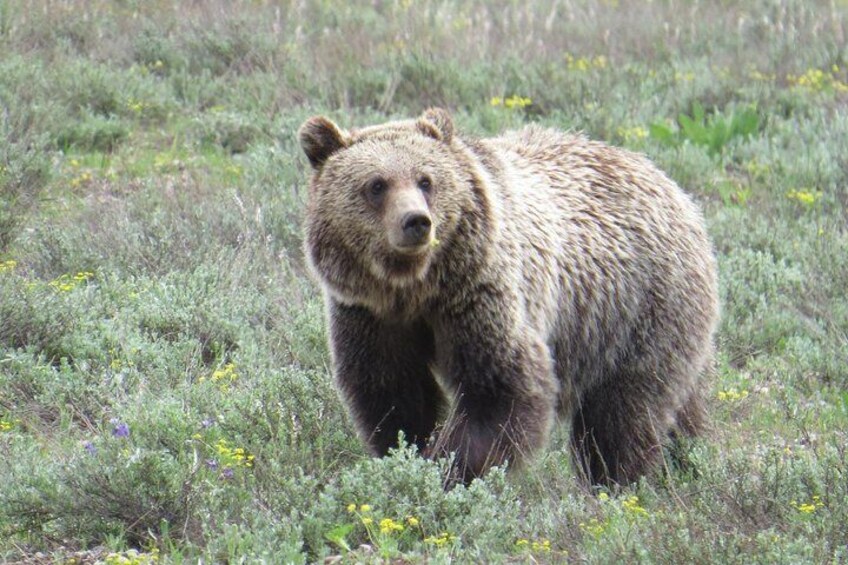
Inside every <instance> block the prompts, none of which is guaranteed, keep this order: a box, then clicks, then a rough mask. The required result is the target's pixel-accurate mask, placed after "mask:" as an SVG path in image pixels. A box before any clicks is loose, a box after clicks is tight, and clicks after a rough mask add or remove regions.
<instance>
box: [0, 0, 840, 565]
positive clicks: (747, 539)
mask: <svg viewBox="0 0 848 565" xmlns="http://www.w3.org/2000/svg"><path fill="white" fill-rule="evenodd" d="M846 28H848V3H846V2H844V1H843V0H835V1H824V0H820V1H802V0H786V1H784V2H779V3H775V2H772V1H769V0H755V1H753V2H742V1H735V0H732V1H727V2H706V1H682V0H661V1H654V2H650V3H645V2H639V1H637V0H597V1H590V0H575V1H569V2H553V1H550V0H532V1H530V2H527V3H524V4H522V3H514V2H506V1H502V2H495V3H494V4H493V3H491V2H482V1H480V0H467V1H460V0H438V1H436V2H431V3H427V4H426V6H424V7H421V6H420V5H419V3H412V2H407V1H403V0H398V1H396V2H382V3H371V2H363V3H359V4H358V5H355V4H353V5H352V4H349V3H344V2H337V1H335V0H327V1H324V2H307V3H302V2H286V1H283V2H277V3H274V2H264V1H247V0H238V1H235V2H223V1H217V0H215V1H211V2H201V3H183V2H167V1H165V0H155V1H150V2H135V1H121V2H118V1H106V0H97V1H95V2H80V1H72V2H62V3H56V2H46V1H42V0H38V1H35V2H21V1H17V0H7V1H6V2H2V3H0V53H2V56H0V560H9V561H16V560H25V559H31V558H34V556H35V555H36V554H37V553H40V554H42V558H44V557H43V556H48V558H49V559H52V560H54V561H57V562H63V561H65V562H68V560H70V559H77V560H80V561H84V562H94V561H98V560H100V561H104V562H109V563H119V562H127V563H152V562H155V561H158V562H183V561H188V562H197V561H198V560H203V561H204V562H236V561H248V562H252V561H259V560H265V561H267V562H316V561H321V560H323V559H324V558H326V557H330V556H345V559H346V560H347V561H349V562H355V561H369V562H373V561H380V560H386V561H388V560H408V561H413V562H420V561H434V562H450V561H459V562H492V561H494V562H498V561H529V562H532V561H534V560H535V561H541V562H562V561H580V562H583V561H586V562H592V563H611V562H644V563H650V562H659V563H682V562H701V563H703V562H733V563H737V562H738V563H752V562H753V563H824V562H828V563H831V562H832V563H837V562H844V561H845V560H848V527H846V524H848V450H846V446H848V432H846V430H848V392H846V391H848V298H846V291H845V289H846V288H848V227H846V226H848V217H846V216H848V214H846V212H848V157H846V156H848V113H846V111H845V108H846V102H848V61H846V59H848V50H846V47H845V43H844V37H845V33H846ZM513 97H517V98H513ZM523 98H527V99H529V100H530V101H531V103H530V104H524V103H520V104H516V103H514V102H513V103H509V104H507V103H506V101H507V100H510V99H512V100H519V99H523ZM430 105H442V106H446V107H448V108H450V109H451V110H452V111H453V112H454V115H455V119H456V121H457V123H458V125H459V127H460V128H461V129H462V130H464V131H466V132H469V133H471V134H475V135H489V134H494V133H496V132H499V131H502V130H503V129H506V128H511V127H518V126H521V125H522V124H524V123H528V122H539V123H542V124H546V125H551V126H555V127H559V128H562V129H572V130H584V131H586V132H587V133H588V134H589V135H590V136H592V137H594V138H597V139H601V140H605V141H608V142H610V143H613V144H616V145H623V146H627V147H630V148H631V149H634V150H637V151H641V152H644V153H646V154H648V155H649V156H650V157H651V158H652V159H654V160H655V161H656V162H657V163H658V164H659V165H660V166H661V167H662V168H663V169H665V170H666V171H668V172H669V174H670V175H671V176H672V177H673V178H675V179H676V180H677V181H678V182H679V183H680V184H681V185H682V186H683V187H685V188H686V190H687V191H689V192H690V193H691V194H693V195H694V196H695V197H696V198H697V199H698V201H699V202H700V203H701V205H702V207H703V209H704V211H705V214H706V216H707V220H708V224H709V229H710V232H711V235H712V237H713V240H714V242H715V247H716V251H717V254H718V257H719V265H720V279H721V298H722V308H723V318H722V323H721V327H720V331H719V335H718V342H719V344H718V345H719V359H718V370H717V374H716V375H715V377H714V378H712V379H711V380H708V381H706V382H705V383H704V386H705V387H706V389H707V394H708V396H709V398H710V399H711V400H710V414H711V419H712V429H711V431H710V433H709V434H708V436H707V437H705V438H703V439H701V440H698V441H695V442H692V443H691V444H690V445H688V446H686V449H685V451H684V452H683V453H682V455H683V457H682V459H683V461H684V462H685V463H686V464H685V465H683V466H679V465H675V464H673V463H672V462H673V461H675V460H676V459H675V458H672V457H669V458H668V461H669V468H668V470H667V472H666V473H664V474H662V475H661V476H658V477H653V478H650V479H647V480H643V481H642V482H640V483H639V484H637V485H633V486H630V487H627V488H624V489H621V491H620V492H603V493H600V494H598V493H594V494H590V493H587V492H585V491H583V490H582V489H581V488H580V486H579V485H578V483H577V481H576V479H575V472H574V469H573V468H572V467H571V463H570V456H569V451H568V442H567V441H566V438H567V433H566V432H567V430H560V431H559V432H558V433H557V434H556V436H555V438H554V440H553V441H552V444H551V448H550V449H549V450H548V451H547V452H546V453H545V454H544V455H542V456H541V457H540V458H539V459H538V460H537V461H535V462H534V463H533V464H532V465H530V467H529V468H528V469H526V470H524V471H522V472H520V473H515V474H504V473H503V472H501V471H494V472H492V473H491V474H490V475H489V476H487V478H486V479H485V480H481V481H476V482H475V483H474V484H472V485H471V486H470V487H468V488H464V487H457V488H455V489H453V490H452V491H450V492H444V491H443V490H442V488H441V472H442V471H443V470H444V469H443V465H444V463H439V462H430V461H425V460H423V459H421V458H420V457H418V456H417V455H416V454H415V453H413V452H411V451H410V450H400V451H399V452H397V453H395V454H394V455H392V456H391V457H388V458H385V459H381V460H374V459H371V458H369V457H367V456H366V455H365V453H364V451H363V448H362V446H361V444H360V442H359V441H358V440H357V439H356V437H355V436H354V434H353V432H352V427H351V424H350V422H349V421H348V418H347V416H346V415H345V413H344V410H343V407H342V405H341V404H340V402H339V400H338V397H337V395H336V392H335V391H334V389H333V387H332V385H331V382H330V376H329V372H328V364H329V360H328V353H327V349H326V343H325V328H324V318H323V309H322V303H321V297H320V293H319V291H318V289H317V287H316V285H315V283H314V282H313V281H312V280H311V279H310V278H309V277H308V276H307V274H306V271H305V268H304V264H303V258H302V252H301V231H300V222H301V214H302V211H303V204H304V199H305V196H304V191H305V190H306V178H307V174H308V171H307V165H306V163H305V159H304V158H303V157H302V156H301V154H300V149H299V147H298V145H297V142H296V135H295V132H296V130H297V127H298V126H299V125H300V123H302V121H303V120H304V119H306V118H307V117H308V116H310V115H312V114H315V113H325V114H328V115H330V116H332V117H333V118H334V119H336V120H338V121H339V122H340V123H342V124H345V125H364V124H368V123H375V122H379V121H383V120H387V119H392V118H396V117H401V116H403V117H408V116H410V115H415V114H417V113H418V112H420V111H421V110H422V109H423V108H425V107H427V106H430ZM125 432H126V433H125ZM677 455H678V459H679V456H680V455H681V454H677ZM363 505H365V508H363ZM401 527H402V528H403V529H401Z"/></svg>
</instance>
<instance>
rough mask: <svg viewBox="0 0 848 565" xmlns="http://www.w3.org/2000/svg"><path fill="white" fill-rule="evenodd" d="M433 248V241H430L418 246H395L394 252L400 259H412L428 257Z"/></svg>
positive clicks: (393, 247)
mask: <svg viewBox="0 0 848 565" xmlns="http://www.w3.org/2000/svg"><path fill="white" fill-rule="evenodd" d="M432 248H433V244H432V240H428V241H426V242H424V243H420V244H418V245H393V246H392V251H393V252H394V254H396V255H398V256H400V257H405V258H412V257H420V256H422V255H426V254H427V253H429V252H430V250H431V249H432Z"/></svg>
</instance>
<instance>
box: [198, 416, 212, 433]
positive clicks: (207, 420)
mask: <svg viewBox="0 0 848 565" xmlns="http://www.w3.org/2000/svg"><path fill="white" fill-rule="evenodd" d="M200 425H201V427H202V428H203V429H204V430H206V429H209V428H211V427H212V426H214V425H215V418H204V419H203V421H202V422H200Z"/></svg>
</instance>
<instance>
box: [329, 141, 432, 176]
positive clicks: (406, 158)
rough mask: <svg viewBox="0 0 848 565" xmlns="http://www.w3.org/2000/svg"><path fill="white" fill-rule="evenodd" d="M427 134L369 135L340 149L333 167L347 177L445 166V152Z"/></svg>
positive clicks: (391, 174) (417, 170)
mask: <svg viewBox="0 0 848 565" xmlns="http://www.w3.org/2000/svg"><path fill="white" fill-rule="evenodd" d="M437 146H438V143H437V142H436V141H435V140H430V139H427V138H425V137H424V136H420V137H412V136H409V135H406V136H386V135H379V136H369V137H368V138H363V139H360V140H357V141H354V143H353V144H351V145H350V146H349V147H347V148H346V149H344V150H343V151H341V152H339V154H338V155H337V156H336V157H337V158H336V159H334V160H333V161H334V163H333V167H332V168H333V169H334V170H335V171H336V172H337V173H342V174H345V175H346V176H360V175H363V174H365V175H371V174H376V173H381V174H385V175H390V176H395V175H406V174H410V173H414V172H422V171H427V170H430V171H435V170H438V169H441V168H444V167H445V165H446V163H445V157H446V155H445V153H444V152H442V151H440V150H439V149H438V147H437Z"/></svg>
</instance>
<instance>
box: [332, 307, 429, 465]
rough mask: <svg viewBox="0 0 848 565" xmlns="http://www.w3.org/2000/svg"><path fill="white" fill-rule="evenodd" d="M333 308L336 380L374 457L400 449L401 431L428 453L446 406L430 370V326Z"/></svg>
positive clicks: (408, 439) (352, 309) (353, 310)
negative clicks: (382, 318) (427, 444)
mask: <svg viewBox="0 0 848 565" xmlns="http://www.w3.org/2000/svg"><path fill="white" fill-rule="evenodd" d="M328 308H329V326H330V328H329V329H330V346H331V350H332V356H333V376H334V379H335V382H336V385H337V387H338V388H339V391H340V392H341V394H342V398H343V400H344V403H345V404H346V406H347V408H348V411H349V412H350V414H351V416H352V418H353V420H354V422H355V425H356V429H357V432H358V434H359V436H360V437H361V438H362V440H363V441H364V442H365V444H366V445H367V446H368V448H369V450H370V451H371V452H372V453H373V454H374V455H380V456H381V455H385V454H386V453H387V452H388V450H389V448H390V447H395V446H397V439H398V432H399V431H403V432H404V435H405V437H406V439H407V441H410V442H414V443H415V444H416V445H417V446H418V447H419V449H423V448H424V447H425V445H426V442H427V439H428V438H429V437H430V434H431V433H432V432H433V429H434V428H435V426H436V421H437V418H438V417H439V415H440V414H442V412H443V407H444V404H445V400H444V397H443V394H442V392H441V389H440V388H439V386H438V384H437V383H436V381H435V379H434V377H433V374H432V372H431V370H430V363H431V362H432V360H433V351H434V348H433V335H432V331H431V330H430V328H429V327H427V326H426V325H425V324H424V323H423V322H413V323H388V322H385V321H383V320H380V319H378V318H377V317H375V316H374V315H373V314H372V313H371V312H370V311H368V310H367V309H365V308H363V307H359V306H346V305H343V304H340V303H338V302H337V301H335V300H333V299H329V300H328Z"/></svg>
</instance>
